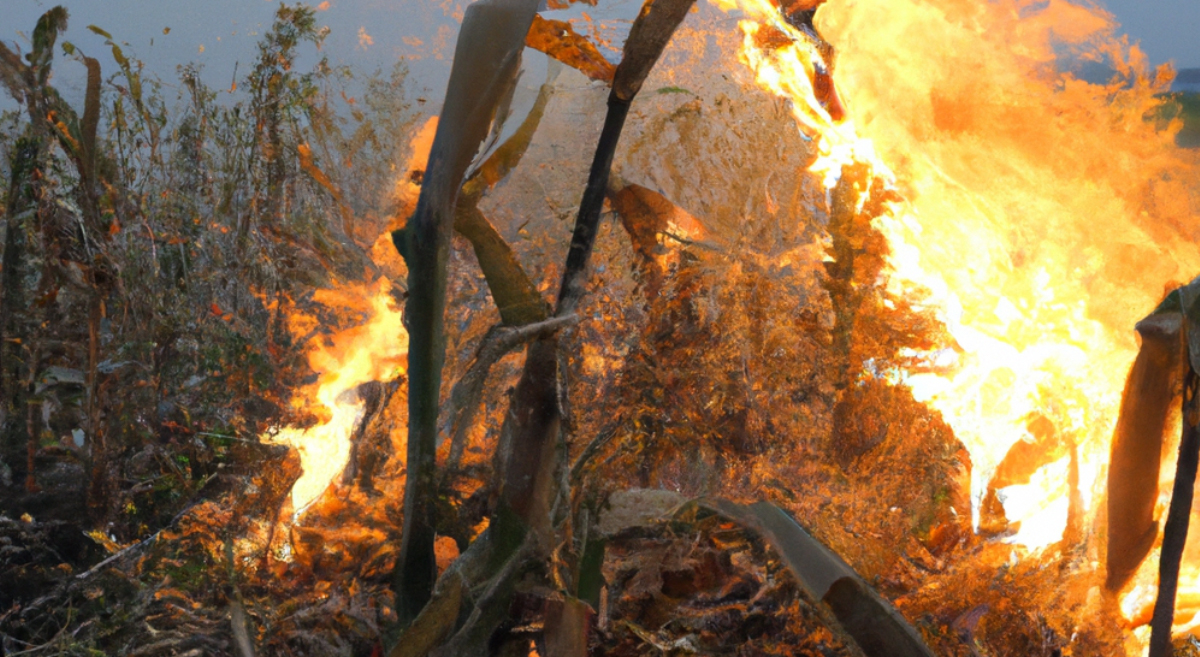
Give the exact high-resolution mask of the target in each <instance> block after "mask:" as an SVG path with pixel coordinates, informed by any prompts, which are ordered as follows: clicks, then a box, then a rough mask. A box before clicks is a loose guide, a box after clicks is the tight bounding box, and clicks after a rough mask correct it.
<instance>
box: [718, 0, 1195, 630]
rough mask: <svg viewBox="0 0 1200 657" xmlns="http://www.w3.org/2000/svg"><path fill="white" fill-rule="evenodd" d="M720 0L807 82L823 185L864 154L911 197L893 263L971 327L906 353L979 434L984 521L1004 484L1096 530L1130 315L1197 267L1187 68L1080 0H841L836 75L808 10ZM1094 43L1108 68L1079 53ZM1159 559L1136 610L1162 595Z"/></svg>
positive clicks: (769, 62) (1033, 510)
mask: <svg viewBox="0 0 1200 657" xmlns="http://www.w3.org/2000/svg"><path fill="white" fill-rule="evenodd" d="M718 4H721V5H722V6H723V7H724V8H726V9H738V10H740V11H741V12H742V13H743V14H744V15H745V17H746V20H742V21H741V22H740V27H741V29H742V32H743V34H744V43H743V47H742V50H741V53H740V57H741V59H742V61H743V62H744V63H745V64H746V65H748V66H749V67H750V68H751V69H752V70H753V71H754V74H755V76H756V79H757V82H758V84H759V85H760V86H762V87H764V88H766V89H768V90H770V91H772V92H773V93H775V94H777V95H780V96H782V97H785V98H787V99H789V100H790V101H791V106H792V111H793V114H794V116H795V118H796V120H797V122H798V124H799V128H800V130H801V131H802V132H803V133H804V134H805V135H806V136H808V137H811V138H812V139H814V140H815V141H816V148H817V151H818V153H819V156H818V157H817V159H816V161H815V162H814V164H813V166H812V170H813V172H814V173H816V174H817V175H819V176H821V177H822V178H824V180H825V184H826V187H827V188H829V189H831V190H832V188H833V187H834V186H835V184H836V183H837V180H838V178H839V176H840V175H841V173H842V171H843V168H844V167H847V166H850V165H857V166H863V165H865V166H867V167H868V168H869V170H870V172H871V174H870V176H871V178H873V179H874V180H878V181H883V182H885V183H886V184H887V185H888V186H890V187H891V188H892V189H893V190H894V191H895V192H897V193H898V197H899V198H901V199H902V200H900V201H897V202H893V203H890V204H889V211H888V212H887V213H885V214H884V215H883V216H881V217H879V218H878V219H876V221H875V227H876V228H877V229H878V230H880V231H882V232H883V233H884V234H885V235H886V236H887V238H888V240H889V245H890V250H891V254H890V257H889V265H890V270H891V277H890V281H889V285H890V286H892V287H894V288H898V289H902V290H903V289H911V290H918V291H928V292H929V293H930V295H929V303H930V304H931V305H934V306H936V307H937V308H938V309H939V314H940V317H941V319H942V321H943V322H944V323H945V324H946V326H947V328H948V330H949V331H950V333H951V334H952V336H953V337H954V339H955V342H956V346H955V348H954V349H953V350H947V351H945V352H940V353H933V354H929V355H928V364H929V368H928V371H924V372H900V373H893V374H894V375H895V376H899V377H902V378H903V379H904V380H905V381H906V382H907V383H908V384H909V385H910V386H911V387H912V388H913V391H914V394H915V395H916V396H917V397H918V398H920V399H923V400H926V401H928V403H929V404H931V405H932V406H933V407H934V408H936V409H937V410H939V411H940V412H941V413H942V414H943V416H944V417H945V418H946V420H947V422H949V423H950V424H951V425H952V426H953V427H954V430H955V433H956V435H957V436H958V437H959V439H960V440H962V441H963V443H964V444H966V445H967V447H968V449H969V450H970V453H971V459H972V461H973V463H974V466H975V468H974V470H973V483H972V489H973V501H974V504H973V506H974V509H973V512H974V513H975V519H976V524H977V525H978V524H979V523H980V522H981V521H982V522H983V523H984V524H985V525H986V524H987V523H988V521H989V518H987V517H983V518H981V517H980V516H981V511H982V513H983V515H985V516H986V515H987V514H988V513H991V514H992V515H993V516H994V515H997V514H998V513H999V510H998V509H997V506H998V505H997V504H996V502H1001V503H1002V504H1003V514H1004V515H1003V516H1002V517H1000V519H999V522H1000V523H1001V530H1003V529H1004V528H1005V527H1006V526H1007V528H1008V529H1009V531H1013V530H1015V534H1014V535H1012V536H1010V537H1009V538H1008V539H1007V540H1009V541H1011V542H1014V543H1017V544H1020V545H1024V546H1025V547H1027V548H1028V549H1031V550H1035V549H1038V548H1042V547H1044V546H1048V545H1050V544H1053V543H1056V542H1059V541H1061V540H1063V539H1064V533H1067V534H1068V536H1069V535H1070V532H1069V531H1068V525H1069V524H1070V525H1071V526H1072V527H1074V528H1075V530H1076V536H1075V539H1076V540H1078V539H1079V538H1080V537H1079V536H1078V532H1079V531H1088V530H1087V529H1086V528H1085V527H1090V526H1091V525H1090V521H1091V519H1093V518H1095V515H1096V509H1097V507H1098V506H1099V504H1098V503H1099V502H1100V500H1101V499H1102V498H1101V495H1102V491H1103V486H1104V477H1105V468H1106V463H1107V459H1108V452H1109V444H1110V439H1111V436H1112V431H1113V426H1114V423H1115V420H1116V413H1117V407H1118V404H1119V402H1120V396H1121V390H1122V387H1123V385H1124V380H1125V374H1126V372H1127V370H1128V367H1129V363H1130V362H1131V361H1132V359H1133V355H1134V352H1135V347H1136V345H1135V342H1134V337H1133V331H1132V327H1133V324H1134V323H1135V322H1136V321H1137V320H1138V319H1140V318H1141V317H1142V316H1144V315H1145V314H1146V313H1147V312H1148V311H1149V310H1150V309H1152V308H1153V307H1154V306H1155V305H1156V304H1157V302H1158V301H1159V300H1160V299H1161V297H1162V295H1163V292H1164V289H1165V288H1167V287H1168V286H1170V285H1171V284H1172V283H1173V282H1174V283H1178V282H1180V281H1184V280H1187V279H1189V278H1191V277H1192V276H1193V275H1195V273H1196V272H1200V257H1198V254H1197V253H1196V250H1195V248H1194V243H1195V242H1194V239H1195V234H1194V229H1191V228H1188V225H1187V224H1186V223H1185V222H1186V221H1187V220H1188V219H1189V218H1190V217H1193V216H1195V215H1196V210H1197V209H1198V208H1196V203H1195V200H1194V198H1195V196H1194V194H1193V192H1192V186H1191V183H1190V182H1189V180H1191V179H1194V178H1195V175H1194V174H1195V172H1196V161H1195V158H1194V157H1193V156H1192V155H1191V154H1190V153H1187V152H1184V151H1181V150H1180V149H1178V148H1176V146H1175V144H1174V130H1172V129H1169V128H1168V129H1165V130H1164V129H1163V126H1161V125H1158V126H1156V125H1155V123H1154V122H1153V121H1150V120H1148V117H1149V116H1151V115H1152V112H1154V111H1155V109H1156V108H1157V107H1159V106H1160V104H1161V103H1162V100H1161V99H1160V98H1159V96H1158V94H1161V93H1162V92H1164V91H1166V89H1167V86H1168V83H1169V79H1170V77H1171V74H1170V71H1169V70H1165V69H1160V70H1158V71H1153V72H1152V71H1149V70H1148V67H1147V64H1146V61H1145V57H1144V55H1142V54H1141V52H1140V51H1139V50H1138V49H1137V47H1136V46H1132V47H1131V46H1129V45H1128V44H1127V43H1126V42H1124V41H1123V40H1121V39H1119V38H1117V37H1116V36H1115V29H1116V26H1115V24H1114V23H1113V20H1112V17H1111V16H1109V15H1107V14H1106V13H1104V12H1103V11H1101V10H1098V9H1095V8H1089V7H1083V6H1080V5H1076V4H1071V3H1069V2H1063V1H1055V0H1052V1H1051V2H1049V3H1031V2H1025V1H1023V0H1012V1H1005V2H992V3H977V2H968V1H960V0H942V1H939V2H920V1H916V0H909V1H904V2H891V1H889V2H884V1H882V0H858V1H855V2H839V1H835V2H831V3H829V4H826V5H823V6H822V7H821V9H820V11H819V12H817V15H816V27H817V28H818V29H819V31H820V33H821V35H823V36H824V37H825V38H828V39H829V40H830V42H831V43H833V44H834V45H835V46H836V47H837V57H836V74H835V75H833V79H834V80H836V81H837V83H838V86H837V87H836V89H833V88H831V87H829V88H827V87H826V86H825V85H827V84H830V83H828V78H829V76H830V74H831V69H832V68H833V66H834V64H835V62H834V61H833V58H832V57H831V56H830V52H829V49H827V48H825V47H824V44H822V43H821V42H820V39H819V37H816V36H815V32H808V31H806V29H805V26H803V25H799V27H797V25H798V21H797V20H796V19H795V17H793V18H792V19H791V20H787V19H785V17H784V14H783V13H781V12H780V10H779V9H778V8H777V7H775V6H774V5H773V4H772V3H771V2H769V0H739V1H737V2H733V0H727V1H724V2H720V3H718ZM1097 63H1102V64H1104V65H1107V66H1109V67H1111V68H1112V82H1109V83H1107V84H1095V83H1089V82H1086V81H1084V80H1082V79H1080V78H1079V77H1077V76H1075V75H1073V74H1072V73H1070V72H1066V71H1065V70H1064V69H1068V68H1071V67H1075V68H1078V67H1079V66H1082V65H1084V64H1090V65H1095V64H1097ZM843 112H845V116H844V118H843V116H842V113H843ZM885 163H886V164H885ZM893 172H894V173H893ZM869 193H870V192H869V191H867V192H864V193H863V195H862V198H863V199H866V197H867V196H868V195H869ZM993 475H995V477H994V478H993ZM1168 488H1169V487H1168ZM1162 490H1164V491H1165V488H1164V489H1162ZM989 498H990V502H991V504H990V505H989V504H988V503H987V502H989ZM1164 503H1165V500H1164ZM989 507H990V508H989ZM1005 516H1006V518H1005ZM991 520H993V521H995V518H992V519H991ZM1085 520H1086V521H1087V523H1086V524H1085V522H1084V521H1085ZM1093 554H1095V551H1093ZM1098 557H1099V555H1097V556H1096V558H1098ZM1152 561H1153V560H1147V563H1148V564H1149V563H1151V562H1152ZM1150 570H1151V568H1149V567H1143V573H1142V575H1141V576H1140V577H1139V579H1138V580H1137V584H1136V585H1135V593H1136V595H1134V596H1132V597H1136V598H1137V599H1138V600H1139V601H1140V602H1139V603H1138V604H1136V605H1135V604H1132V601H1131V600H1127V604H1126V607H1128V609H1127V610H1126V613H1127V615H1131V616H1132V615H1136V612H1135V610H1134V609H1133V607H1137V608H1138V611H1140V608H1141V605H1144V604H1147V601H1150V602H1152V600H1153V589H1154V586H1153V584H1154V579H1153V573H1152V572H1150ZM1187 572H1188V569H1187V567H1186V565H1185V575H1186V573H1187ZM1192 575H1193V576H1192V577H1191V578H1190V580H1189V579H1188V578H1186V577H1185V578H1184V580H1183V581H1181V589H1182V591H1181V600H1184V599H1185V598H1186V597H1187V591H1188V590H1189V588H1190V589H1192V590H1195V589H1197V588H1198V587H1200V580H1198V578H1197V577H1196V576H1195V575H1196V573H1195V572H1194V570H1193V571H1192ZM1185 604H1186V603H1185Z"/></svg>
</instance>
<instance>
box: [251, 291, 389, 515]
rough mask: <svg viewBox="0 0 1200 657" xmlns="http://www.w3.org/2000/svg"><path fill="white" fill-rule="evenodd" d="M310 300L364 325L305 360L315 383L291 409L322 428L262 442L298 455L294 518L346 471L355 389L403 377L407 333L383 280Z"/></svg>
mask: <svg viewBox="0 0 1200 657" xmlns="http://www.w3.org/2000/svg"><path fill="white" fill-rule="evenodd" d="M315 300H316V301H317V302H318V303H324V304H326V305H329V306H341V307H351V308H354V307H361V308H362V310H364V311H365V312H366V313H367V314H368V319H367V320H366V321H365V322H364V323H363V324H361V325H359V326H355V327H353V328H349V329H346V330H345V331H341V332H339V333H336V334H334V335H332V336H330V337H329V338H328V339H326V340H322V341H319V342H318V344H317V345H316V346H315V347H314V348H313V349H312V350H311V351H310V352H309V354H308V362H309V365H310V366H311V367H312V369H313V371H314V372H316V373H317V374H318V379H317V382H316V383H315V384H313V385H312V386H310V387H308V388H306V389H304V390H302V391H301V392H300V393H299V394H297V395H296V396H295V397H294V399H293V404H294V405H295V406H296V407H297V408H304V409H308V410H311V411H313V412H315V413H316V414H317V415H318V416H319V417H320V418H321V423H320V424H318V425H316V426H312V427H309V428H299V427H287V428H284V429H281V430H279V431H278V432H277V433H274V434H268V435H267V436H264V438H265V439H266V440H268V441H270V442H275V443H280V444H284V445H290V446H292V447H294V448H296V450H297V451H298V452H299V454H300V463H301V465H302V467H303V469H304V473H303V474H302V475H301V476H300V479H299V480H297V481H296V484H295V486H293V487H292V508H294V509H295V510H296V512H297V513H299V512H300V511H303V510H304V509H305V508H306V507H307V506H308V505H309V504H311V503H312V502H313V501H314V500H316V499H317V497H319V496H320V495H321V493H323V492H325V489H326V488H328V487H329V484H330V482H332V481H333V480H334V478H335V477H336V476H337V475H338V474H339V473H341V472H342V470H343V469H344V468H345V467H346V462H347V459H348V458H349V456H350V446H351V445H350V438H351V433H352V432H353V431H354V428H355V425H356V424H357V423H358V421H359V418H360V417H361V415H362V406H363V405H362V402H361V400H359V399H358V397H357V396H356V395H355V393H354V391H355V389H356V388H358V386H360V385H362V384H364V383H367V382H370V381H386V380H390V379H393V378H395V377H396V376H397V375H399V374H402V373H403V372H404V368H405V363H406V362H407V361H406V359H405V356H406V355H407V353H408V333H406V332H405V331H404V324H403V321H402V314H401V312H400V310H398V309H396V308H394V307H393V302H392V296H391V286H390V284H389V283H388V280H387V278H380V279H379V281H378V283H376V284H375V285H373V286H370V287H368V286H354V285H351V286H346V287H342V288H339V289H338V290H323V291H321V292H318V293H317V295H316V298H315ZM290 319H291V321H292V322H293V323H301V324H307V323H310V322H312V321H313V320H312V319H311V318H307V317H305V316H302V315H295V316H293V317H292V318H290ZM293 328H294V329H297V328H300V327H295V326H294V327H293Z"/></svg>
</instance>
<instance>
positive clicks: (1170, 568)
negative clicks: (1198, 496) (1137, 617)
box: [1149, 367, 1200, 657]
mask: <svg viewBox="0 0 1200 657" xmlns="http://www.w3.org/2000/svg"><path fill="white" fill-rule="evenodd" d="M1186 379H1187V380H1186V382H1185V383H1184V387H1183V395H1184V399H1183V435H1182V437H1181V438H1180V440H1179V460H1178V461H1177V463H1176V466H1175V485H1174V487H1173V488H1172V489H1171V507H1170V510H1168V511H1167V522H1166V525H1165V526H1164V527H1163V541H1162V556H1161V557H1160V558H1159V562H1158V598H1157V599H1156V600H1155V601H1154V616H1153V617H1152V618H1151V620H1150V652H1149V655H1150V657H1170V655H1171V654H1172V649H1171V625H1172V623H1174V621H1175V593H1176V592H1177V591H1178V589H1179V564H1180V562H1181V561H1182V560H1183V548H1184V546H1185V544H1186V543H1187V535H1188V525H1189V524H1190V521H1191V516H1192V498H1193V496H1194V495H1195V490H1194V489H1195V486H1196V470H1197V465H1198V462H1200V426H1197V425H1200V408H1198V407H1197V402H1198V401H1200V398H1198V397H1197V388H1198V387H1200V378H1198V377H1197V375H1196V372H1195V371H1194V370H1192V369H1191V368H1190V367H1189V368H1188V372H1187V374H1186Z"/></svg>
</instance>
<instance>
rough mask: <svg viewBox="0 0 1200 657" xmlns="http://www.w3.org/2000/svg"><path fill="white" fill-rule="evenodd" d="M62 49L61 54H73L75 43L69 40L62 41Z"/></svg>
mask: <svg viewBox="0 0 1200 657" xmlns="http://www.w3.org/2000/svg"><path fill="white" fill-rule="evenodd" d="M62 51H63V54H65V55H74V54H75V44H73V43H71V42H70V41H63V44H62Z"/></svg>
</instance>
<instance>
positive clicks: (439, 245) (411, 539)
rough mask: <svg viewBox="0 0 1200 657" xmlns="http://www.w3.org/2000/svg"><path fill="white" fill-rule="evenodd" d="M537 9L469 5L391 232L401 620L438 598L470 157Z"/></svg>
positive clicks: (487, 1)
mask: <svg viewBox="0 0 1200 657" xmlns="http://www.w3.org/2000/svg"><path fill="white" fill-rule="evenodd" d="M536 9H537V3H536V2H534V1H531V0H483V1H482V2H479V3H476V4H474V5H471V7H469V8H468V9H467V13H466V16H464V18H463V27H462V31H461V32H460V34H459V40H458V45H457V47H456V50H455V57H454V65H453V68H452V69H451V72H450V81H449V84H448V87H447V92H446V103H445V108H444V110H443V113H442V119H441V121H440V122H439V124H438V130H437V133H436V135H435V136H434V142H433V147H432V149H431V151H430V154H429V166H428V168H427V170H426V174H425V184H424V185H422V188H421V195H420V198H419V199H418V202H417V209H416V211H415V212H414V213H413V216H412V217H411V218H410V220H409V223H408V226H407V227H406V228H405V229H404V230H402V231H397V232H396V233H393V236H392V238H393V241H395V242H396V246H397V247H398V248H399V250H400V252H401V253H402V254H404V256H405V258H406V259H407V260H408V268H409V277H408V288H409V298H408V305H407V308H406V312H405V321H406V323H407V324H408V332H409V344H410V347H409V352H408V354H409V355H408V358H409V366H408V373H409V397H408V406H409V438H408V459H407V463H408V478H407V481H406V484H405V497H404V507H405V508H404V531H403V538H402V541H401V548H400V558H399V560H398V562H397V565H396V573H395V581H394V589H395V591H396V595H397V608H398V613H399V616H400V619H401V622H402V623H407V622H410V621H411V620H412V619H413V618H415V617H416V615H417V614H418V613H419V612H420V610H421V608H422V607H424V606H425V604H426V603H427V602H428V601H429V597H430V594H431V592H432V590H433V585H434V580H435V579H436V575H437V568H436V561H435V559H434V552H433V541H434V515H435V512H434V501H435V495H436V491H437V472H436V463H435V460H434V458H435V457H434V453H435V449H436V445H437V415H438V401H439V394H440V388H441V372H442V363H443V360H444V358H445V344H444V343H445V337H444V316H443V315H444V311H445V306H446V266H447V261H448V258H449V250H450V235H451V231H452V230H453V225H454V207H455V203H456V201H457V198H458V191H459V188H460V186H461V184H462V181H463V177H464V176H465V174H466V170H467V167H468V166H469V165H470V162H471V158H472V157H473V156H474V154H475V151H476V149H477V148H478V146H479V144H480V143H481V142H482V141H483V139H484V137H486V135H487V132H488V128H489V126H490V124H491V120H492V117H493V116H494V115H495V112H496V108H497V107H498V106H499V104H500V103H501V100H502V98H503V96H504V95H505V90H506V89H507V88H508V86H509V85H510V84H511V82H512V80H513V77H514V75H515V74H516V71H517V68H518V62H519V56H520V52H521V49H522V48H523V47H524V39H525V34H526V33H527V32H528V31H529V25H530V23H532V22H533V14H534V12H535V10H536Z"/></svg>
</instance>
